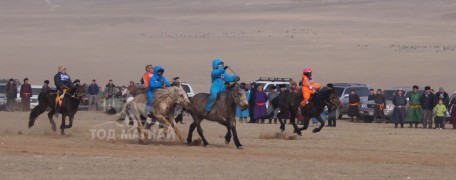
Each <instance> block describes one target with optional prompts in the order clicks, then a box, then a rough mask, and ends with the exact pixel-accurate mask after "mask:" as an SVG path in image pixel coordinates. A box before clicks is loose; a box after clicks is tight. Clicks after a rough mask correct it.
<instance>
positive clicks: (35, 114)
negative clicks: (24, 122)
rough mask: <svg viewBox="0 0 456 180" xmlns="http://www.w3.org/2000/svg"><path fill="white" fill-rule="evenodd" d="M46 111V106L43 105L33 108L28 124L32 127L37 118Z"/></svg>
mask: <svg viewBox="0 0 456 180" xmlns="http://www.w3.org/2000/svg"><path fill="white" fill-rule="evenodd" d="M44 111H46V106H43V105H38V106H36V107H35V108H33V110H32V111H31V112H30V117H29V124H28V127H29V128H31V127H32V126H33V125H34V124H35V120H36V118H38V116H39V115H40V114H43V113H44Z"/></svg>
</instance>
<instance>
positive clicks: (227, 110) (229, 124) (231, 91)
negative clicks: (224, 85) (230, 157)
mask: <svg viewBox="0 0 456 180" xmlns="http://www.w3.org/2000/svg"><path fill="white" fill-rule="evenodd" d="M208 98H209V94H207V93H199V94H197V95H195V96H194V97H193V98H192V108H191V109H189V112H190V114H191V115H192V117H193V123H192V124H191V125H190V130H189V131H188V136H187V143H188V144H191V143H192V135H193V131H194V130H195V128H197V131H198V134H199V136H200V137H201V139H202V140H203V144H204V146H207V145H209V143H208V142H207V140H206V138H205V137H204V135H203V129H202V128H201V121H203V120H204V119H207V120H209V121H215V122H218V123H220V124H222V125H224V126H225V127H226V129H227V130H228V132H227V134H226V136H225V143H227V144H228V143H229V142H230V141H231V133H233V136H234V143H235V145H236V147H237V148H238V149H242V145H241V143H240V142H239V138H238V135H237V131H236V118H235V115H236V106H237V105H239V106H240V108H241V109H242V110H245V109H247V108H248V106H249V105H248V104H249V103H248V102H247V98H246V94H245V91H243V90H240V89H239V86H238V85H237V83H235V84H233V85H231V86H230V87H229V88H228V89H227V90H226V91H224V92H222V93H220V94H219V96H218V98H217V101H216V102H215V104H214V107H213V108H212V110H211V112H209V114H208V115H207V116H204V115H203V114H204V113H205V110H204V107H205V105H206V102H207V100H208Z"/></svg>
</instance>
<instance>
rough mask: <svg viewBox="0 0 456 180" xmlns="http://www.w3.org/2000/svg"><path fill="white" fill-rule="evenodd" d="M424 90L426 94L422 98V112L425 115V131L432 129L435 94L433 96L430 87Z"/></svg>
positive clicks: (422, 120)
mask: <svg viewBox="0 0 456 180" xmlns="http://www.w3.org/2000/svg"><path fill="white" fill-rule="evenodd" d="M424 90H425V91H424V94H423V95H422V96H421V98H420V104H421V112H422V114H423V115H422V119H421V122H422V123H423V128H424V129H426V128H429V129H432V116H433V113H432V110H433V109H434V94H432V92H431V87H429V86H426V87H424Z"/></svg>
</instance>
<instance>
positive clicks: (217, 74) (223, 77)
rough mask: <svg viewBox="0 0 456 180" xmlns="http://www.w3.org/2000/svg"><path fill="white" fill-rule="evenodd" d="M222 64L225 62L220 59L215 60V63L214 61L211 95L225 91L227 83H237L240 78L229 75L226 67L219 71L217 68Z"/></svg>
mask: <svg viewBox="0 0 456 180" xmlns="http://www.w3.org/2000/svg"><path fill="white" fill-rule="evenodd" d="M220 63H223V61H222V60H220V59H215V60H214V61H212V69H213V70H212V72H211V78H212V85H211V94H212V93H219V92H222V91H225V82H234V81H236V79H237V78H239V77H238V76H233V75H229V74H227V73H226V71H225V69H224V67H221V68H218V69H217V66H218V65H219V64H220Z"/></svg>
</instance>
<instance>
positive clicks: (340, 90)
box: [332, 83, 369, 119]
mask: <svg viewBox="0 0 456 180" xmlns="http://www.w3.org/2000/svg"><path fill="white" fill-rule="evenodd" d="M332 84H333V86H334V90H335V91H336V92H337V95H338V96H339V99H340V102H341V103H342V106H341V107H340V108H339V109H338V110H337V114H338V117H339V119H341V118H342V116H343V115H347V114H348V96H349V95H350V92H351V91H352V90H354V91H355V92H356V94H358V96H359V98H360V100H361V103H362V102H366V101H367V98H368V96H369V85H367V84H359V83H332Z"/></svg>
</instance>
